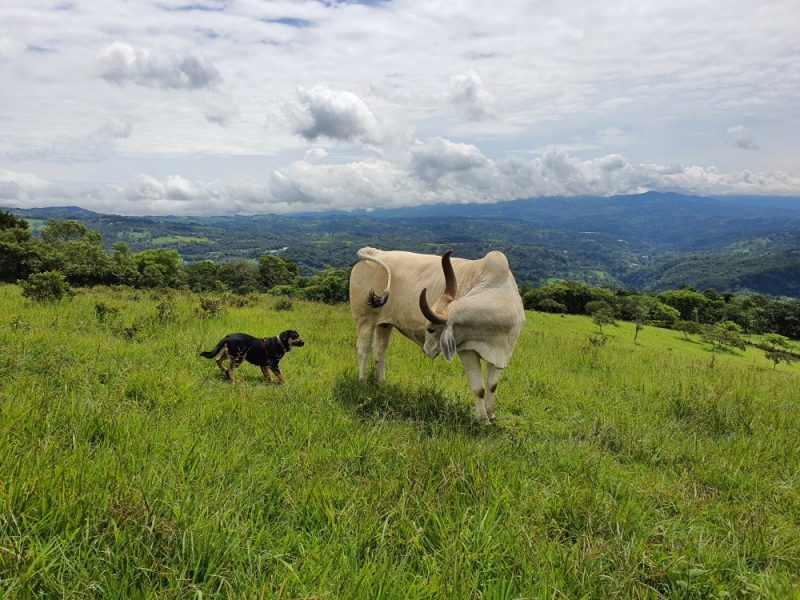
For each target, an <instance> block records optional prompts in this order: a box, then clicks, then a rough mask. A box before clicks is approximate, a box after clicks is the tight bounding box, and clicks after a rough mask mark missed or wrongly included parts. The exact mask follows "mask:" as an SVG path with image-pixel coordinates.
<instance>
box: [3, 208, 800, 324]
mask: <svg viewBox="0 0 800 600" xmlns="http://www.w3.org/2000/svg"><path fill="white" fill-rule="evenodd" d="M348 280H349V270H348V269H335V268H331V267H326V268H324V269H322V270H321V271H319V272H317V273H316V274H314V275H311V276H309V277H304V276H301V275H300V274H299V270H298V266H297V264H296V263H294V262H293V261H291V260H289V259H287V258H285V257H282V256H279V255H277V254H265V255H263V256H261V257H259V259H258V260H257V261H252V260H244V259H240V260H232V261H227V262H214V261H201V262H193V263H184V262H183V261H182V260H181V257H180V255H179V254H178V252H177V251H176V250H173V249H147V250H141V251H138V252H134V251H132V250H131V249H130V248H129V247H128V246H127V245H126V244H125V243H124V242H117V243H115V244H114V245H113V247H112V251H111V253H110V254H109V253H107V252H106V251H105V249H104V247H103V243H102V237H101V235H100V233H98V232H96V231H92V230H90V229H88V228H87V227H86V226H84V225H82V224H80V223H78V222H76V221H69V220H67V221H59V220H50V221H48V222H47V224H46V226H45V227H44V229H43V230H42V232H41V239H40V238H38V237H36V236H34V235H33V234H32V233H31V231H30V229H29V226H28V222H27V221H25V220H24V219H21V218H19V217H17V216H15V215H13V214H12V213H10V212H7V211H0V281H5V282H21V283H22V284H23V289H28V290H29V291H30V294H29V295H34V294H35V293H36V292H35V290H34V287H35V285H39V287H40V288H43V289H48V286H49V287H50V288H52V287H53V286H55V287H56V288H57V287H59V286H68V285H73V286H92V285H128V286H132V287H136V288H183V289H190V290H192V291H196V292H223V291H230V292H233V293H236V294H247V293H251V292H265V291H267V292H270V293H273V294H276V295H285V296H295V297H301V298H305V299H309V300H315V301H319V302H326V303H336V302H345V301H347V297H348ZM37 281H38V282H39V283H38V284H37V283H36V282H37ZM26 283H27V288H25V284H26ZM520 291H521V294H522V298H523V302H524V304H525V308H527V309H532V310H539V311H544V312H552V313H568V314H591V315H600V316H599V317H598V319H605V320H606V321H608V320H609V319H610V320H613V319H621V320H626V321H631V322H633V323H635V324H636V327H637V330H636V331H637V333H638V330H639V328H640V327H643V326H644V325H645V324H652V325H657V326H660V327H667V328H673V329H678V330H682V331H685V332H694V331H695V329H697V326H698V325H699V326H708V325H721V324H724V326H725V327H728V328H729V329H731V328H733V327H735V328H738V329H739V330H740V331H742V332H744V333H758V334H764V333H774V334H778V335H782V336H785V337H787V338H792V339H800V300H799V299H775V298H769V297H767V296H763V295H760V294H733V293H729V292H725V293H720V292H717V291H716V290H714V289H706V290H703V291H698V290H695V289H692V288H681V289H677V290H667V291H662V292H639V291H632V290H626V289H618V288H610V287H595V286H590V285H587V284H584V283H577V282H571V281H560V280H559V281H554V282H551V283H548V284H546V285H544V286H541V287H530V286H523V287H522V289H521V290H520ZM44 293H45V294H47V292H44Z"/></svg>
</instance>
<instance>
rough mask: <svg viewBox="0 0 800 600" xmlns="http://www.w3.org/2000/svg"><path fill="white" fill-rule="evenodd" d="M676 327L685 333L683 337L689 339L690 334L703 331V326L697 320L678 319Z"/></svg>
mask: <svg viewBox="0 0 800 600" xmlns="http://www.w3.org/2000/svg"><path fill="white" fill-rule="evenodd" d="M675 329H677V330H678V331H680V332H682V333H683V337H684V338H686V340H687V341H688V340H689V336H690V335H698V334H700V333H702V331H703V326H702V325H700V323H698V322H697V321H683V320H678V321H677V322H676V323H675Z"/></svg>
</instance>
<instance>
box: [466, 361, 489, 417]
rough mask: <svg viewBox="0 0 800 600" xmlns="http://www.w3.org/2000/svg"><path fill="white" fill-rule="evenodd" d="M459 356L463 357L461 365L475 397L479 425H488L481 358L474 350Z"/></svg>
mask: <svg viewBox="0 0 800 600" xmlns="http://www.w3.org/2000/svg"><path fill="white" fill-rule="evenodd" d="M458 355H459V356H460V357H461V364H462V365H464V373H466V375H467V381H469V387H470V388H471V389H472V393H473V394H474V395H475V418H476V419H477V420H478V423H481V424H483V425H488V424H489V423H490V421H489V415H487V414H486V407H485V405H484V398H485V396H486V389H485V388H484V387H483V373H482V372H481V357H480V356H478V353H477V352H473V351H472V350H464V351H462V352H459V353H458Z"/></svg>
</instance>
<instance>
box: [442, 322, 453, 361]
mask: <svg viewBox="0 0 800 600" xmlns="http://www.w3.org/2000/svg"><path fill="white" fill-rule="evenodd" d="M439 346H440V347H441V349H442V354H443V355H444V359H445V360H446V361H447V362H452V360H453V357H454V356H455V355H456V338H455V336H454V335H453V325H452V324H450V323H448V324H447V325H445V328H444V331H442V336H441V337H440V338H439Z"/></svg>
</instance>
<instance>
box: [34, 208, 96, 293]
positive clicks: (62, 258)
mask: <svg viewBox="0 0 800 600" xmlns="http://www.w3.org/2000/svg"><path fill="white" fill-rule="evenodd" d="M42 237H43V238H44V240H45V242H46V254H45V262H46V266H47V267H48V268H50V269H51V270H58V271H61V272H62V273H63V274H64V275H65V276H66V278H67V280H68V281H69V282H70V283H72V284H76V285H91V284H95V283H108V282H109V281H110V280H111V260H110V259H109V257H108V255H107V254H106V252H105V249H104V248H103V239H102V236H101V235H100V234H99V233H98V232H96V231H92V230H91V229H87V228H86V227H85V226H84V225H82V224H80V223H78V222H77V221H52V220H51V221H48V223H47V226H46V227H45V228H44V230H43V231H42Z"/></svg>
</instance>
